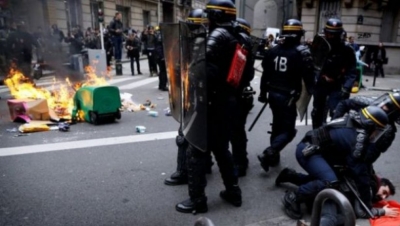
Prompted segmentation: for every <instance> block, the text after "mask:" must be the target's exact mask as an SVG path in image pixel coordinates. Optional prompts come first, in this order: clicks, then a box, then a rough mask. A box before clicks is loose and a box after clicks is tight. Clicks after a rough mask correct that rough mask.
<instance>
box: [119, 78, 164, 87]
mask: <svg viewBox="0 0 400 226" xmlns="http://www.w3.org/2000/svg"><path fill="white" fill-rule="evenodd" d="M155 81H158V77H153V78H146V79H143V80H140V81H137V82H132V83H130V84H127V85H123V86H119V89H120V90H123V89H134V88H137V87H139V86H144V85H147V84H150V83H152V82H155Z"/></svg>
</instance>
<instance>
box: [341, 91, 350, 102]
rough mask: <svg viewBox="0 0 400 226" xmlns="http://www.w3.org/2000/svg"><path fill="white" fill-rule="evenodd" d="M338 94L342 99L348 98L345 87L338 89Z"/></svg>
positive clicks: (348, 93)
mask: <svg viewBox="0 0 400 226" xmlns="http://www.w3.org/2000/svg"><path fill="white" fill-rule="evenodd" d="M340 96H341V97H342V100H346V99H349V97H350V91H349V90H347V89H345V88H342V90H341V91H340Z"/></svg>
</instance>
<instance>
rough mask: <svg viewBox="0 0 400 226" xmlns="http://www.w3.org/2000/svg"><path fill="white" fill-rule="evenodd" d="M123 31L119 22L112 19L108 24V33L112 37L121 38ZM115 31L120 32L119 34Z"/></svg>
mask: <svg viewBox="0 0 400 226" xmlns="http://www.w3.org/2000/svg"><path fill="white" fill-rule="evenodd" d="M122 29H123V24H122V22H121V21H120V20H116V19H114V20H113V21H111V23H110V27H109V31H110V32H111V34H112V35H113V36H122V31H123V30H122ZM117 30H120V32H117Z"/></svg>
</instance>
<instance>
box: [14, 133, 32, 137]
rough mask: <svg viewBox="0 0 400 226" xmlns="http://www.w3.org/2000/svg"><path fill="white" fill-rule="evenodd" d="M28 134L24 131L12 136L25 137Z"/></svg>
mask: <svg viewBox="0 0 400 226" xmlns="http://www.w3.org/2000/svg"><path fill="white" fill-rule="evenodd" d="M29 135H30V134H26V133H18V134H16V135H14V137H26V136H29Z"/></svg>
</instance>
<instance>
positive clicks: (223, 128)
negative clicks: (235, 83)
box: [176, 0, 242, 213]
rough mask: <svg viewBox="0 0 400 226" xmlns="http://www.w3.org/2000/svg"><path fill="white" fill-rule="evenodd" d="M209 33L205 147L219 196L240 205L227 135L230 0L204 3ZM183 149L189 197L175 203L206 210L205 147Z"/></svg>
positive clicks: (230, 116)
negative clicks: (211, 157)
mask: <svg viewBox="0 0 400 226" xmlns="http://www.w3.org/2000/svg"><path fill="white" fill-rule="evenodd" d="M206 11H207V17H208V19H209V23H210V24H209V31H210V32H209V36H208V37H207V44H206V75H207V91H206V92H207V102H208V106H207V112H206V114H207V134H206V136H207V137H206V140H207V150H211V151H212V153H213V154H214V157H215V159H216V161H217V163H218V167H219V169H220V173H221V176H222V180H223V183H224V185H225V188H226V190H224V191H221V193H220V197H221V198H222V199H224V200H225V201H227V202H229V203H231V204H232V205H234V206H237V207H239V206H241V204H242V196H241V190H240V188H239V186H238V178H237V175H236V174H235V172H234V164H233V159H232V154H231V153H230V152H229V150H228V148H229V139H230V134H231V129H232V123H233V122H234V120H236V118H235V114H236V112H237V103H236V97H235V92H236V89H235V88H234V87H231V86H230V85H229V84H228V83H227V76H228V73H229V69H230V66H231V62H232V59H233V56H234V53H235V48H236V44H237V43H238V41H237V39H236V38H235V37H234V31H233V26H232V21H235V20H236V7H235V5H234V4H233V3H232V2H231V1H230V0H210V1H209V2H208V3H207V5H206ZM185 135H186V139H188V141H189V147H188V149H187V153H186V154H187V159H188V161H187V165H188V188H189V196H190V199H188V200H185V201H183V202H181V203H178V204H177V205H176V210H177V211H179V212H184V213H192V212H207V211H208V206H207V197H206V195H205V186H206V183H207V181H206V177H205V166H206V164H207V157H208V156H209V153H208V152H207V151H203V150H200V149H198V148H196V146H195V145H194V144H192V143H190V140H189V138H188V137H187V134H185Z"/></svg>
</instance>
